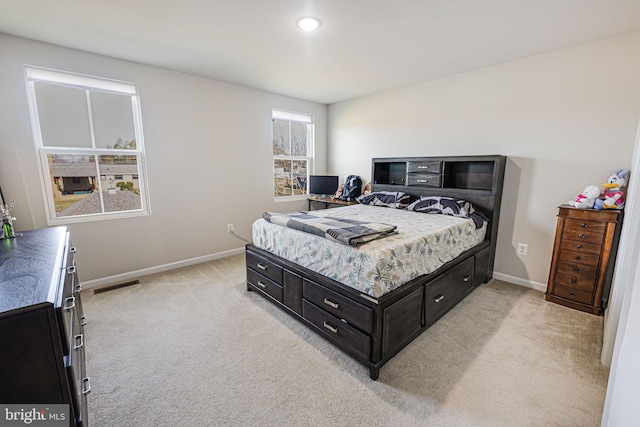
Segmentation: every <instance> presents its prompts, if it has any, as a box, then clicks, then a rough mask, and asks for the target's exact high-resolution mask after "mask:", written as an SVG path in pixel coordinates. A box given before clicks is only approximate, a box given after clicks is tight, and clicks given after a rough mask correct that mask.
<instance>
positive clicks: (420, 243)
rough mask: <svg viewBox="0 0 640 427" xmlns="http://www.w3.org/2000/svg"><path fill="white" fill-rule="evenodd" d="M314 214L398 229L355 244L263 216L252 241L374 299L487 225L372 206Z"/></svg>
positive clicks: (457, 249)
mask: <svg viewBox="0 0 640 427" xmlns="http://www.w3.org/2000/svg"><path fill="white" fill-rule="evenodd" d="M313 213H314V214H317V215H330V216H332V217H340V218H350V219H357V220H366V221H372V222H379V223H385V224H390V225H395V226H397V230H398V233H397V234H393V235H390V236H387V237H384V238H382V239H378V240H374V241H372V242H369V243H366V244H364V245H362V246H359V247H357V248H356V247H353V246H348V245H343V244H340V243H336V242H333V241H331V240H328V239H325V238H323V237H320V236H316V235H313V234H309V233H304V232H302V231H298V230H292V229H289V228H286V227H283V226H281V225H277V224H272V223H269V222H267V221H265V220H264V219H262V218H261V219H259V220H257V221H255V222H254V223H253V225H252V235H253V244H254V245H255V246H257V247H258V248H261V249H264V250H266V251H268V252H271V253H273V254H275V255H278V256H280V257H282V258H285V259H288V260H289V261H292V262H294V263H296V264H298V265H301V266H303V267H306V268H308V269H310V270H312V271H315V272H317V273H320V274H322V275H323V276H326V277H329V278H331V279H333V280H336V281H338V282H340V283H343V284H345V285H347V286H350V287H352V288H354V289H357V290H359V291H360V292H363V293H365V294H368V295H370V296H372V297H374V298H379V297H381V296H382V295H384V294H386V293H388V292H391V291H392V290H394V289H396V288H398V287H399V286H401V285H402V284H404V283H407V282H408V281H410V280H412V279H414V278H416V277H418V276H421V275H423V274H428V273H431V272H433V271H435V270H437V269H438V268H439V267H441V266H442V265H443V264H445V263H446V262H448V261H451V260H452V259H454V258H455V257H457V256H458V255H460V254H461V253H462V252H464V251H466V250H468V249H470V248H472V247H473V246H475V245H477V244H479V243H481V242H482V241H483V240H484V237H485V232H486V229H487V226H486V223H485V224H484V225H483V226H482V227H481V228H479V229H476V227H475V224H474V222H473V220H471V219H464V218H457V217H453V216H448V215H434V214H425V213H420V212H411V211H406V210H403V209H393V208H387V207H378V206H368V205H353V206H345V207H340V208H333V209H326V210H316V211H313Z"/></svg>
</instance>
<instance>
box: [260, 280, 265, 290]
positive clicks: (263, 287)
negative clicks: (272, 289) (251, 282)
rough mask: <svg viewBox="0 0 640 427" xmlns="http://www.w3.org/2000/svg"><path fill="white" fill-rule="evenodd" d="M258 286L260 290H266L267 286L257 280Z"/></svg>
mask: <svg viewBox="0 0 640 427" xmlns="http://www.w3.org/2000/svg"><path fill="white" fill-rule="evenodd" d="M258 286H260V287H261V288H262V289H267V284H266V283H262V282H261V281H260V280H258Z"/></svg>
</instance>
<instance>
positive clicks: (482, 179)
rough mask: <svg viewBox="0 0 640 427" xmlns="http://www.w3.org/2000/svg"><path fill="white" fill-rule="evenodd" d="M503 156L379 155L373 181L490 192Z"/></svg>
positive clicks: (386, 183) (380, 183)
mask: <svg viewBox="0 0 640 427" xmlns="http://www.w3.org/2000/svg"><path fill="white" fill-rule="evenodd" d="M500 157H502V156H469V157H460V156H457V157H403V158H398V157H394V158H377V159H373V162H372V164H373V171H372V176H373V184H375V185H402V186H423V187H432V188H443V189H464V190H485V191H489V192H491V189H492V188H493V184H494V179H495V174H494V172H496V171H497V169H496V168H497V167H498V166H500V164H499V162H498V160H499V158H500ZM461 159H462V160H461Z"/></svg>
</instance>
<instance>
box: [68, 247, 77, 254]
mask: <svg viewBox="0 0 640 427" xmlns="http://www.w3.org/2000/svg"><path fill="white" fill-rule="evenodd" d="M69 253H70V254H75V253H76V247H75V246H71V247H70V248H69Z"/></svg>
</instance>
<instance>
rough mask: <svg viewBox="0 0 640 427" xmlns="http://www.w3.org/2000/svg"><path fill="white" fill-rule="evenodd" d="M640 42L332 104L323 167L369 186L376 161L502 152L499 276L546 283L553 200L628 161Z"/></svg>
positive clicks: (587, 48) (629, 40)
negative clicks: (523, 248) (522, 247)
mask: <svg viewBox="0 0 640 427" xmlns="http://www.w3.org/2000/svg"><path fill="white" fill-rule="evenodd" d="M639 49H640V32H638V33H633V34H630V35H626V36H622V37H617V38H612V39H608V40H602V41H599V42H595V43H590V44H585V45H581V46H577V47H574V48H570V49H564V50H559V51H555V52H551V53H547V54H544V55H539V56H535V57H530V58H526V59H522V60H518V61H514V62H510V63H506V64H502V65H499V66H495V67H490V68H484V69H480V70H476V71H473V72H469V73H465V74H460V75H456V76H452V77H448V78H443V79H439V80H434V81H429V82H424V83H420V84H416V85H412V86H408V87H403V88H400V89H397V90H392V91H388V92H383V93H378V94H374V95H371V96H367V97H362V98H358V99H355V100H351V101H346V102H342V103H338V104H332V105H330V106H329V119H328V120H329V165H330V166H329V168H330V171H329V172H330V173H336V174H341V175H347V174H358V175H360V176H361V177H363V179H364V180H367V181H368V180H370V177H371V170H370V168H371V166H370V163H371V158H372V157H388V156H439V155H467V154H503V155H506V156H508V162H507V170H506V182H505V190H504V196H503V203H502V216H501V219H500V221H501V222H500V226H499V231H498V246H497V253H496V264H495V271H496V274H495V277H497V278H501V279H504V280H508V281H511V282H513V283H518V284H522V285H525V286H531V287H534V288H537V289H539V290H545V289H546V283H547V280H548V275H549V267H550V260H551V254H552V249H553V239H554V233H555V227H556V214H557V207H558V205H560V204H562V203H567V201H568V200H570V199H573V198H574V197H575V196H576V195H577V194H579V193H580V192H581V191H582V190H583V189H584V187H585V186H587V185H590V184H593V185H598V186H600V185H601V184H602V183H604V182H606V179H607V178H608V176H609V175H610V174H611V173H612V172H613V171H615V170H616V169H619V168H630V166H631V154H632V150H633V145H634V141H635V132H636V125H637V119H638V116H639V113H640V55H638V54H637V52H638V51H639ZM423 54H428V53H427V52H424V53H423ZM518 242H523V243H528V244H529V254H528V255H527V256H519V255H516V246H517V243H518Z"/></svg>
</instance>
